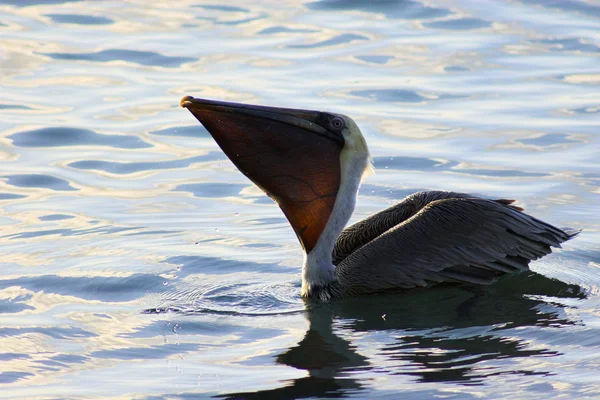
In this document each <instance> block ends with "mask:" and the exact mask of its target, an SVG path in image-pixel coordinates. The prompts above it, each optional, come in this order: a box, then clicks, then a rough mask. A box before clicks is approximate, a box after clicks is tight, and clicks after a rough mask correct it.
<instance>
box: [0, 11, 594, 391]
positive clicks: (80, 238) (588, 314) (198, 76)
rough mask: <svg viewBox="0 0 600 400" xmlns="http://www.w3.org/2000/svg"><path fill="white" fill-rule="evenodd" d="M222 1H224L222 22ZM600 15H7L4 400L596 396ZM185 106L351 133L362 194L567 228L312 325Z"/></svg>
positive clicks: (288, 253) (1, 186) (281, 262)
mask: <svg viewBox="0 0 600 400" xmlns="http://www.w3.org/2000/svg"><path fill="white" fill-rule="evenodd" d="M225 4H226V5H225ZM599 61H600V4H598V3H597V2H595V1H591V0H565V1H551V0H522V1H517V0H514V1H513V0H501V1H491V0H482V1H477V2H475V1H466V0H454V1H452V0H447V1H444V0H439V1H438V0H433V1H420V0H344V1H343V0H311V1H307V2H304V3H302V2H296V1H291V0H278V1H270V0H266V1H254V2H250V1H233V2H227V3H223V2H218V1H211V0H180V1H177V2H148V1H140V0H126V1H116V0H115V1H92V0H88V1H79V0H0V162H1V165H2V168H1V170H0V228H1V230H0V265H1V267H2V268H1V272H0V398H6V399H57V398H72V399H79V398H127V399H183V398H210V397H213V396H219V397H220V398H256V399H265V398H277V399H288V398H306V397H313V398H325V397H331V398H332V397H355V398H374V397H387V398H398V397H397V396H398V395H399V393H401V394H402V398H408V399H425V398H432V397H434V396H438V397H443V398H450V399H454V398H456V399H458V398H509V397H510V398H519V399H526V398H534V399H539V398H551V397H561V398H575V397H579V398H595V397H600V383H599V381H598V375H599V373H600V296H599V294H600V246H599V245H598V243H600V218H599V217H598V215H600V197H599V196H600V144H599V143H600V133H599V132H600V63H599ZM185 95H192V96H196V97H206V98H211V99H217V100H225V101H236V102H249V103H257V104H264V105H276V106H284V107H294V108H307V109H321V110H328V111H334V112H341V113H344V114H347V115H350V116H352V117H353V118H354V119H355V121H356V122H357V123H358V124H359V125H360V127H361V129H362V131H363V133H364V135H365V137H366V139H367V141H368V144H369V147H370V150H371V154H372V156H373V159H374V163H375V167H376V169H377V173H376V174H375V175H374V176H370V177H368V178H367V180H366V181H365V182H364V184H363V185H362V187H361V189H360V192H359V197H358V202H357V207H356V211H355V213H354V216H353V221H355V220H357V219H359V218H363V217H365V216H368V215H370V214H372V213H374V212H376V211H379V210H381V209H382V208H385V207H388V206H389V205H391V204H393V203H395V202H396V201H398V200H400V199H401V198H403V197H404V196H407V195H409V194H411V193H414V192H416V191H419V190H431V189H435V190H453V191H458V192H470V193H474V194H478V195H484V196H490V197H499V198H515V199H518V202H519V203H518V204H519V205H521V206H523V207H525V208H526V210H527V212H529V213H531V214H532V215H534V216H536V217H538V218H541V219H543V220H546V221H548V222H550V223H552V224H555V225H557V226H570V227H573V228H576V229H583V232H582V233H581V235H580V236H579V237H578V238H577V239H575V240H573V241H570V242H568V243H566V244H565V245H564V246H563V249H560V250H558V251H556V252H555V253H554V254H552V255H550V256H548V257H546V258H544V259H543V260H540V261H538V262H534V263H533V264H532V269H533V270H534V271H535V272H536V273H538V274H534V273H531V274H521V275H517V276H510V277H507V278H505V279H502V280H501V281H500V282H498V283H497V284H495V285H492V286H491V287H489V288H485V289H469V288H446V289H438V290H431V291H424V292H419V293H416V294H415V293H412V294H396V295H390V296H387V295H386V296H373V297H368V298H357V299H348V300H343V301H335V302H331V303H327V304H322V303H318V302H305V301H303V300H302V299H301V298H300V296H299V290H300V274H299V271H300V265H301V263H302V253H301V249H300V246H299V245H298V243H297V240H296V237H295V235H294V232H293V230H292V229H291V228H290V226H289V225H288V223H287V221H286V219H285V218H284V216H283V214H282V213H281V211H280V210H279V208H278V207H277V206H276V205H274V204H273V202H272V201H271V200H270V199H269V198H268V197H266V196H265V195H264V194H263V193H262V192H261V191H260V189H258V188H256V187H255V186H254V185H253V184H252V183H251V182H250V181H249V180H248V179H246V178H245V177H244V175H243V174H241V173H240V172H239V171H238V170H237V169H236V168H235V167H234V166H233V164H232V163H231V162H230V161H229V160H228V159H227V158H226V157H225V155H224V154H223V153H222V152H221V150H220V149H219V148H218V146H217V145H216V144H215V143H214V141H213V140H212V138H211V137H210V135H209V134H208V132H207V131H206V130H205V129H204V128H203V127H202V126H201V125H200V124H198V123H197V121H196V120H195V119H194V118H193V117H192V116H191V115H190V114H189V113H188V112H187V111H186V110H183V109H181V108H180V107H179V99H180V98H181V97H182V96H185Z"/></svg>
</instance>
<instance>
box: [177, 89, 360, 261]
mask: <svg viewBox="0 0 600 400" xmlns="http://www.w3.org/2000/svg"><path fill="white" fill-rule="evenodd" d="M180 104H181V106H182V107H185V108H187V109H188V110H189V111H190V112H191V113H192V114H193V115H194V117H196V118H197V119H198V121H200V122H201V123H202V125H204V126H205V127H206V129H207V130H208V131H209V132H210V134H211V135H212V137H213V138H214V139H215V141H216V142H217V144H218V145H219V146H220V147H221V149H222V150H223V151H224V152H225V154H226V155H227V157H229V159H230V160H231V161H232V162H233V163H234V164H235V165H236V167H237V168H238V169H239V170H240V171H241V172H242V173H243V174H244V175H246V176H247V177H248V178H250V180H252V182H254V183H255V184H256V185H257V186H258V187H260V188H261V189H262V190H263V191H264V192H265V193H266V194H267V195H268V196H269V197H271V198H272V199H273V200H274V201H275V202H277V204H279V207H281V209H282V210H283V213H284V214H285V216H286V217H287V219H288V221H289V222H290V224H291V225H292V227H293V228H294V231H295V232H296V235H297V236H298V239H299V240H300V243H301V244H302V247H303V248H304V250H305V252H306V254H309V253H311V251H313V249H315V247H316V246H317V244H318V242H320V240H319V239H320V238H321V236H323V235H324V232H325V233H326V232H327V231H330V230H332V229H330V227H329V226H328V223H329V225H332V224H334V222H331V220H332V219H337V220H339V221H337V222H335V223H336V224H338V225H339V224H340V223H341V225H342V226H341V228H339V231H341V229H343V226H344V225H345V224H346V222H347V221H348V219H349V218H350V215H351V213H352V209H353V208H354V197H355V196H356V190H357V188H358V184H359V182H360V179H361V177H362V175H363V173H364V172H365V171H366V170H368V169H369V167H370V163H369V159H370V158H369V150H368V148H367V145H366V142H365V140H364V138H363V136H362V134H361V132H360V129H359V128H358V126H357V125H356V124H355V123H354V121H353V120H352V119H351V118H350V117H347V116H344V115H340V114H333V113H328V112H320V111H309V110H296V109H289V108H278V107H264V106H256V105H249V104H238V103H228V102H221V101H213V100H205V99H196V98H193V97H190V96H186V97H184V98H182V99H181V103H180ZM346 192H350V194H351V196H352V199H351V201H350V203H351V204H350V203H348V199H346V198H347V197H349V196H350V194H347V193H346ZM342 198H343V199H342ZM344 202H345V204H343V205H344V208H348V207H347V206H349V205H351V207H350V208H351V209H350V210H349V211H350V213H349V214H348V215H347V216H345V215H342V218H340V216H337V217H336V218H333V217H334V214H337V212H336V211H335V210H334V209H337V208H339V207H341V206H340V205H339V204H340V203H344ZM340 213H341V212H340ZM346 213H347V210H346V211H344V212H343V213H342V214H346ZM342 220H343V221H342ZM337 230H338V229H337V227H334V228H333V231H337ZM339 231H338V232H337V233H336V237H337V234H339ZM334 240H335V238H334ZM331 246H333V245H331ZM329 251H331V250H329Z"/></svg>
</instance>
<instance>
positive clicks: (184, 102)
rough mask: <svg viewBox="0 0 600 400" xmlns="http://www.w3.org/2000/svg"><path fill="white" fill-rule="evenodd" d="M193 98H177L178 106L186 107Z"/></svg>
mask: <svg viewBox="0 0 600 400" xmlns="http://www.w3.org/2000/svg"><path fill="white" fill-rule="evenodd" d="M193 100H194V98H193V97H192V96H184V97H182V98H181V100H179V107H183V108H186V107H187V106H188V105H189V104H190V103H191V102H192V101H193Z"/></svg>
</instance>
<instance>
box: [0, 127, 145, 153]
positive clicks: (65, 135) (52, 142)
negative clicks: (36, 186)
mask: <svg viewBox="0 0 600 400" xmlns="http://www.w3.org/2000/svg"><path fill="white" fill-rule="evenodd" d="M8 138H9V139H12V142H13V145H15V146H19V147H60V146H89V145H100V146H109V147H114V148H117V149H142V148H148V147H152V145H151V144H149V143H146V142H144V141H143V140H142V139H140V138H138V137H135V136H127V135H105V134H100V133H96V132H94V131H92V130H90V129H81V128H69V127H56V128H41V129H35V130H32V131H24V132H17V133H14V134H12V135H10V136H8Z"/></svg>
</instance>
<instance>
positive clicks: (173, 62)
mask: <svg viewBox="0 0 600 400" xmlns="http://www.w3.org/2000/svg"><path fill="white" fill-rule="evenodd" d="M39 54H42V55H45V56H48V57H51V58H53V59H55V60H70V61H91V62H109V61H127V62H130V63H134V64H139V65H147V66H156V67H164V68H176V67H179V66H181V65H182V64H185V63H190V62H193V61H196V60H197V58H194V57H175V56H165V55H163V54H160V53H157V52H154V51H140V50H125V49H108V50H101V51H97V52H94V53H39Z"/></svg>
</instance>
